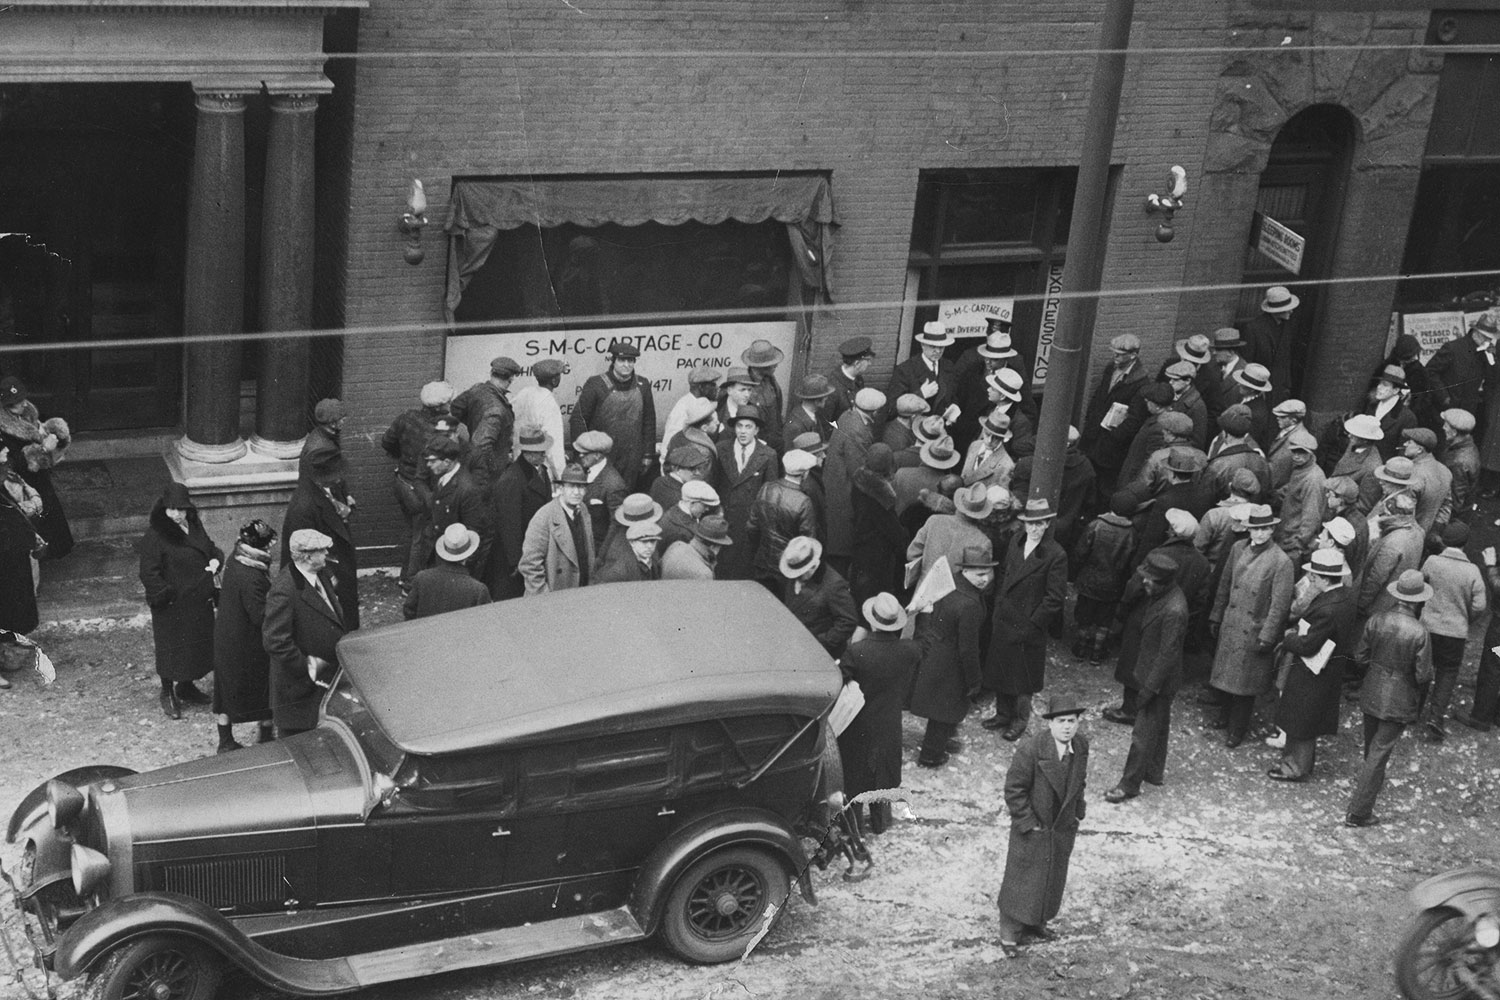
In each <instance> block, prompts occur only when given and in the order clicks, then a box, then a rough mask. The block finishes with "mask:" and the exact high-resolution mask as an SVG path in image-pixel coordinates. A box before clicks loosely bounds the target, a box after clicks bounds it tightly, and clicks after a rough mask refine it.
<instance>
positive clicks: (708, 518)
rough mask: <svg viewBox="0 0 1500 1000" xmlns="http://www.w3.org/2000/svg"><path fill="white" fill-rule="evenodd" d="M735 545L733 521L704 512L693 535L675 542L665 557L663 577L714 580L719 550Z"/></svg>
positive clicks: (694, 527)
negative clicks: (730, 534)
mask: <svg viewBox="0 0 1500 1000" xmlns="http://www.w3.org/2000/svg"><path fill="white" fill-rule="evenodd" d="M733 544H734V539H733V538H731V537H730V536H729V524H728V522H726V521H725V520H724V519H723V518H722V517H720V516H719V515H718V514H704V515H703V517H701V518H699V519H698V521H697V522H695V523H694V524H693V537H692V538H691V539H690V540H689V541H686V542H673V543H672V544H671V545H669V546H668V547H667V550H666V552H664V553H663V554H662V557H661V578H662V579H663V580H712V579H714V575H715V570H714V568H715V566H716V565H717V564H718V561H719V553H720V552H722V551H723V550H724V549H725V548H726V547H728V546H731V545H733Z"/></svg>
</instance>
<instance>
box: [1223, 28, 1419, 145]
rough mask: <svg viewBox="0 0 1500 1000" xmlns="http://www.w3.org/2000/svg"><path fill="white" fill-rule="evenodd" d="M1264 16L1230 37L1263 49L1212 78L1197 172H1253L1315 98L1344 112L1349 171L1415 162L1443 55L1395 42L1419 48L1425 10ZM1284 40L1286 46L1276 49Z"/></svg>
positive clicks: (1238, 42) (1227, 67)
mask: <svg viewBox="0 0 1500 1000" xmlns="http://www.w3.org/2000/svg"><path fill="white" fill-rule="evenodd" d="M1267 20H1273V19H1271V18H1267V19H1265V20H1263V21H1262V22H1261V23H1260V24H1257V25H1255V26H1253V27H1250V28H1249V29H1248V30H1237V31H1233V32H1232V33H1231V37H1232V38H1233V40H1234V42H1235V43H1236V44H1243V45H1245V46H1246V48H1247V49H1250V48H1258V49H1262V51H1247V52H1246V53H1245V54H1244V55H1243V56H1240V57H1238V58H1234V59H1232V60H1231V61H1230V62H1229V63H1228V64H1227V65H1226V66H1225V68H1224V71H1223V72H1222V73H1221V74H1220V76H1219V85H1218V92H1217V95H1216V98H1215V101H1214V107H1213V111H1212V112H1211V115H1210V119H1209V136H1208V145H1207V149H1206V151H1205V155H1204V163H1203V169H1204V172H1205V173H1247V174H1258V173H1260V172H1261V171H1262V170H1263V169H1264V168H1265V165H1266V161H1267V158H1268V157H1269V155H1270V152H1271V143H1272V142H1273V141H1274V140H1275V139H1276V134H1277V132H1279V131H1280V130H1281V127H1282V126H1283V125H1285V124H1286V123H1287V121H1289V120H1290V119H1291V118H1292V117H1293V116H1294V115H1296V114H1297V113H1298V112H1300V111H1303V110H1304V109H1306V108H1309V107H1312V106H1313V105H1318V104H1329V105H1336V106H1338V107H1341V108H1344V109H1346V110H1348V111H1349V112H1350V114H1351V115H1353V117H1354V119H1355V122H1356V123H1357V138H1356V144H1357V145H1356V153H1355V157H1354V162H1353V169H1354V170H1356V171H1358V170H1372V169H1373V170H1380V169H1392V168H1395V169H1409V170H1417V169H1420V168H1421V164H1422V153H1423V150H1424V149H1425V148H1426V145H1427V129H1428V124H1429V122H1430V120H1431V118H1432V108H1433V102H1434V100H1435V99H1436V96H1437V86H1438V72H1439V70H1440V69H1441V68H1442V60H1441V58H1440V57H1437V56H1432V55H1429V54H1426V53H1422V52H1416V51H1413V50H1411V49H1408V48H1401V47H1399V46H1408V45H1417V44H1421V42H1422V40H1423V33H1424V31H1425V29H1426V15H1425V13H1423V14H1421V16H1420V17H1419V16H1416V15H1410V16H1392V15H1389V14H1381V15H1376V14H1363V13H1335V14H1312V15H1308V14H1306V13H1302V14H1300V15H1299V16H1298V17H1297V18H1296V23H1291V22H1288V23H1287V24H1274V23H1266V21H1267ZM1283 40H1285V41H1287V42H1288V43H1289V47H1288V50H1287V51H1284V52H1279V51H1275V48H1274V47H1275V46H1276V45H1278V44H1281V43H1282V42H1283ZM1382 45H1391V46H1397V47H1393V48H1380V47H1378V46H1382ZM1370 46H1375V47H1370Z"/></svg>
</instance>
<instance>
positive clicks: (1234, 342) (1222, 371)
mask: <svg viewBox="0 0 1500 1000" xmlns="http://www.w3.org/2000/svg"><path fill="white" fill-rule="evenodd" d="M1208 339H1209V344H1210V345H1211V346H1212V348H1213V357H1214V368H1215V369H1216V370H1215V371H1214V375H1215V377H1217V378H1218V380H1219V394H1220V402H1221V403H1223V405H1224V406H1226V407H1228V406H1233V405H1234V404H1235V403H1238V402H1239V401H1240V390H1241V386H1240V383H1239V382H1237V381H1236V380H1235V377H1234V374H1235V372H1238V371H1243V370H1244V368H1245V356H1244V354H1243V353H1241V352H1243V351H1244V350H1245V346H1246V345H1245V339H1244V338H1243V337H1241V336H1240V331H1238V330H1236V329H1235V328H1234V327H1232V326H1221V327H1219V328H1218V329H1217V330H1215V331H1214V332H1213V333H1212V334H1210V335H1209V338H1208Z"/></svg>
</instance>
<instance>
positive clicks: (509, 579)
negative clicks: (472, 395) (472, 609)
mask: <svg viewBox="0 0 1500 1000" xmlns="http://www.w3.org/2000/svg"><path fill="white" fill-rule="evenodd" d="M516 441H517V443H518V444H519V445H520V447H521V461H519V462H512V463H511V465H510V468H508V469H506V470H505V472H504V473H502V474H501V476H500V478H499V479H498V480H496V482H495V490H494V497H495V499H494V506H493V510H494V523H495V548H494V551H493V553H492V554H491V556H490V561H489V569H488V571H487V573H486V576H485V582H486V583H488V584H489V587H490V596H491V597H493V598H494V599H495V600H497V601H505V600H510V599H511V598H515V597H520V596H521V595H522V594H524V593H525V592H526V586H525V582H524V581H523V580H522V579H521V575H520V572H519V569H518V567H519V566H520V563H521V548H522V546H523V544H524V543H525V540H526V529H527V527H528V526H529V525H530V524H531V519H532V518H533V517H534V516H536V513H537V511H539V510H541V509H542V508H543V507H545V506H546V505H547V504H548V503H550V502H551V500H552V484H553V482H554V480H553V478H552V474H551V473H550V472H548V471H547V469H548V461H549V460H548V454H549V453H550V452H551V450H552V441H551V439H550V438H548V436H547V434H546V432H545V431H543V430H542V429H541V428H540V427H536V426H531V427H521V428H518V429H517V431H516Z"/></svg>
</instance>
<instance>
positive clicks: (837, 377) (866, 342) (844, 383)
mask: <svg viewBox="0 0 1500 1000" xmlns="http://www.w3.org/2000/svg"><path fill="white" fill-rule="evenodd" d="M874 360H875V348H874V346H873V345H872V344H871V343H870V338H869V337H850V338H849V339H848V340H845V341H844V342H843V343H841V344H839V366H838V367H837V368H835V369H834V370H833V371H832V372H830V373H829V374H828V384H829V386H831V387H832V389H833V393H832V394H831V395H830V396H829V397H828V422H829V423H838V419H839V417H841V416H843V415H844V411H845V410H847V409H849V407H851V406H853V405H854V394H855V393H857V392H859V390H861V389H863V388H864V387H865V372H867V371H869V370H870V364H871V362H873V361H874ZM825 440H826V438H825Z"/></svg>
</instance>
